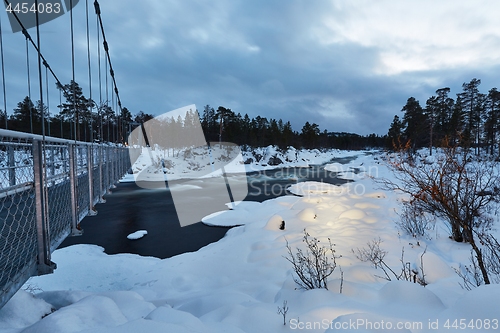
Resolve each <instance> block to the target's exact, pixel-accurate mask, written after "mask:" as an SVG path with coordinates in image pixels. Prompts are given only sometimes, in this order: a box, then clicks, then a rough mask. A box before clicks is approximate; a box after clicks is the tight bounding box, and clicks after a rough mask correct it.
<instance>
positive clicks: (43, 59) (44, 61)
mask: <svg viewBox="0 0 500 333" xmlns="http://www.w3.org/2000/svg"><path fill="white" fill-rule="evenodd" d="M70 1H72V0H70ZM4 2H5V4H6V5H7V6H10V5H11V4H10V2H9V0H4ZM11 14H12V15H13V16H14V18H15V19H16V21H17V23H18V24H19V26H20V27H21V29H22V31H23V35H24V36H26V38H28V39H29V41H30V42H31V45H33V47H34V48H35V50H36V51H37V52H38V54H39V56H40V58H41V59H42V63H43V65H44V66H45V67H47V68H48V69H49V71H50V73H51V74H52V76H53V77H54V79H55V80H56V85H57V87H58V88H59V89H62V90H63V91H64V92H66V89H65V88H64V86H63V85H62V84H61V81H59V78H58V77H57V75H56V73H54V71H53V70H52V68H50V66H49V64H48V63H47V60H46V59H45V57H44V56H43V54H42V53H41V52H39V50H38V47H37V45H36V43H35V41H34V40H33V38H31V36H30V34H29V32H28V31H27V30H26V28H25V27H24V24H23V22H21V20H20V19H19V17H18V16H17V13H16V12H15V11H12V13H11Z"/></svg>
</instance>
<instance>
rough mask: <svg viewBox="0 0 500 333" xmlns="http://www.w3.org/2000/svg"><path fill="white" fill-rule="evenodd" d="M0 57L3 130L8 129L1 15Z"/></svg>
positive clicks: (0, 18)
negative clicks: (0, 63) (0, 65)
mask: <svg viewBox="0 0 500 333" xmlns="http://www.w3.org/2000/svg"><path fill="white" fill-rule="evenodd" d="M0 57H1V60H2V88H3V109H4V110H3V111H4V114H5V129H9V123H8V121H7V93H6V89H5V65H4V59H3V33H2V15H0Z"/></svg>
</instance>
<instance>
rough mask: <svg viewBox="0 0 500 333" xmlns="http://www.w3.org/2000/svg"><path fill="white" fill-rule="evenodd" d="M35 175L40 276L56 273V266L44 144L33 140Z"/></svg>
mask: <svg viewBox="0 0 500 333" xmlns="http://www.w3.org/2000/svg"><path fill="white" fill-rule="evenodd" d="M32 149H33V173H34V176H35V177H34V180H35V181H34V185H35V210H36V216H35V218H36V230H37V244H38V245H37V250H38V267H37V272H38V275H44V274H50V273H53V272H54V269H55V268H56V264H55V263H53V262H52V261H51V260H50V234H49V223H48V219H47V213H48V212H47V198H46V196H45V194H46V192H45V173H44V160H43V156H42V142H41V141H38V140H33V148H32Z"/></svg>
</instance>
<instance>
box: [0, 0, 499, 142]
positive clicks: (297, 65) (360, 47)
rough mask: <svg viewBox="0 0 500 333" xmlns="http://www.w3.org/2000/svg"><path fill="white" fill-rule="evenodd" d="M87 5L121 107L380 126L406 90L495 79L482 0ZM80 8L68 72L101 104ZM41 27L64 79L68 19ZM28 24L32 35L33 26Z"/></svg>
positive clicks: (23, 91) (424, 91)
mask: <svg viewBox="0 0 500 333" xmlns="http://www.w3.org/2000/svg"><path fill="white" fill-rule="evenodd" d="M99 3H100V6H101V10H102V20H103V24H104V28H105V33H106V37H107V40H108V43H109V48H110V55H111V62H112V65H113V68H114V71H115V76H116V81H117V85H118V89H119V92H120V98H121V101H122V104H123V106H125V107H127V108H128V109H129V110H130V111H131V112H132V113H133V114H136V113H137V112H139V111H141V110H142V111H144V112H146V113H150V114H153V115H160V114H162V113H165V112H168V111H170V110H174V109H178V108H180V107H183V106H186V105H190V104H195V105H196V106H197V108H198V110H199V111H200V112H201V111H202V110H203V108H204V106H205V105H207V104H208V105H210V106H211V107H213V108H215V109H217V108H218V107H219V106H224V107H226V108H230V109H231V110H232V111H234V112H235V113H238V112H239V113H241V114H242V115H244V114H245V113H247V114H248V115H249V116H250V117H255V116H257V115H260V116H262V117H267V118H268V119H269V118H276V119H279V118H281V119H283V120H285V121H290V122H291V123H292V126H293V128H294V130H297V131H300V130H301V128H302V126H303V125H304V123H305V122H306V121H309V122H310V123H317V124H319V127H320V129H321V130H324V129H326V130H328V131H333V132H354V133H358V134H362V135H367V134H371V133H376V134H379V135H383V134H386V133H387V130H388V128H389V125H390V123H391V121H392V119H393V117H394V115H396V114H397V115H399V116H402V115H403V113H402V112H401V108H402V107H403V106H404V105H405V103H406V100H407V99H408V98H409V97H411V96H413V97H415V98H416V99H417V100H419V101H420V103H421V105H422V106H425V101H426V100H427V98H429V97H430V96H432V95H434V94H435V91H436V90H437V89H439V88H443V87H450V88H451V95H450V96H451V97H453V98H455V97H456V94H457V93H459V92H461V90H462V88H461V86H462V84H463V83H464V82H469V81H470V80H471V79H473V78H478V79H481V81H482V84H481V86H480V87H479V88H480V90H481V91H482V92H484V93H487V92H488V90H489V89H491V88H493V87H498V86H499V75H498V73H500V21H499V20H498V17H497V15H498V13H499V12H500V2H498V1H494V0H493V1H452V0H441V1H434V0H430V1H429V0H419V1H409V0H379V1H368V0H367V1H365V0H357V1H345V0H344V1H337V0H331V1H326V0H315V1H309V0H265V1H264V0H256V1H243V0H214V1H202V0H184V1H181V0H141V1H132V0H120V1H116V0H113V1H111V0H101V1H100V2H99ZM89 7H90V20H89V22H90V23H89V26H90V29H89V31H90V47H91V76H92V80H91V81H89V73H88V71H89V70H88V66H87V63H88V62H87V42H86V1H85V0H80V1H79V3H78V4H77V5H76V6H75V8H74V10H73V19H74V34H75V63H76V69H75V79H76V81H77V82H78V83H79V84H80V85H81V86H82V88H83V91H84V94H85V95H86V96H87V97H89V95H90V92H91V91H92V98H93V99H94V100H106V99H108V100H111V90H110V89H108V96H107V97H106V91H105V68H104V58H103V53H102V52H101V57H102V61H101V71H102V74H101V77H102V80H101V87H102V88H101V90H100V91H101V93H100V92H99V81H98V76H99V75H98V74H99V71H98V66H97V63H98V57H97V48H98V46H97V45H98V43H97V32H96V17H95V13H94V10H93V1H91V0H89ZM0 18H1V20H2V32H3V43H4V51H5V52H4V59H5V75H6V91H7V111H8V113H9V114H11V113H12V109H13V108H15V106H16V105H17V103H18V102H20V101H21V100H22V99H23V98H24V97H25V96H26V95H28V84H27V77H28V76H27V61H26V45H25V38H24V36H23V35H22V33H12V31H11V29H10V26H9V24H8V20H7V15H6V13H5V12H2V13H1V15H0ZM40 31H41V34H40V37H41V50H42V54H43V55H44V56H45V58H46V59H47V61H48V63H49V65H50V66H51V68H52V69H53V70H54V72H55V73H56V75H57V76H58V78H59V79H60V81H61V82H62V83H63V84H64V83H69V81H70V80H71V78H72V67H71V43H70V41H71V40H70V15H69V14H65V15H63V16H61V17H59V18H57V19H55V20H53V21H51V22H48V23H46V24H43V25H42V26H41V27H40ZM29 32H30V34H31V35H32V36H33V37H36V29H34V28H32V29H29ZM101 42H102V39H101ZM28 53H29V59H30V73H31V75H30V81H31V95H32V96H33V97H32V99H33V100H38V99H39V93H38V91H39V86H38V83H37V82H38V75H37V63H36V61H37V60H36V56H35V51H34V49H33V48H31V47H30V49H29V51H28ZM42 81H44V84H45V70H43V80H42ZM48 81H49V85H48V87H49V89H48V90H49V91H48V96H49V98H48V101H49V102H48V103H46V104H49V108H50V110H52V112H57V111H58V110H57V105H58V104H59V93H58V92H57V90H56V88H55V81H54V80H53V79H52V78H51V77H49V80H48ZM89 82H92V90H91V89H90V87H89V86H90V85H89ZM43 91H44V94H47V89H46V87H45V86H44V87H43ZM0 95H2V97H1V98H3V94H2V92H0ZM44 99H45V100H46V98H45V97H44ZM0 109H3V101H2V103H0Z"/></svg>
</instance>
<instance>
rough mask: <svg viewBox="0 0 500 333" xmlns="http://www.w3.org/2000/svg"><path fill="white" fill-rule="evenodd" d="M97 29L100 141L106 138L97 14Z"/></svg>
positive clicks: (97, 19)
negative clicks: (103, 123)
mask: <svg viewBox="0 0 500 333" xmlns="http://www.w3.org/2000/svg"><path fill="white" fill-rule="evenodd" d="M96 24H97V26H96V31H97V67H98V72H99V108H98V109H97V112H98V114H99V115H98V117H99V122H100V125H99V142H102V141H103V140H104V137H103V136H104V130H103V128H102V77H101V45H100V44H101V41H100V38H101V36H100V34H99V18H98V17H97V15H96Z"/></svg>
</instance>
